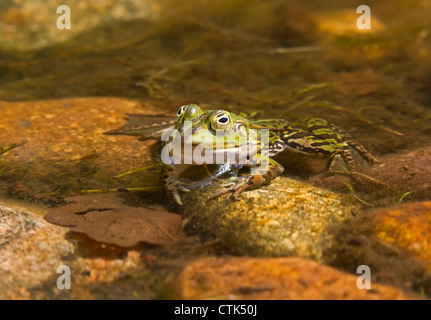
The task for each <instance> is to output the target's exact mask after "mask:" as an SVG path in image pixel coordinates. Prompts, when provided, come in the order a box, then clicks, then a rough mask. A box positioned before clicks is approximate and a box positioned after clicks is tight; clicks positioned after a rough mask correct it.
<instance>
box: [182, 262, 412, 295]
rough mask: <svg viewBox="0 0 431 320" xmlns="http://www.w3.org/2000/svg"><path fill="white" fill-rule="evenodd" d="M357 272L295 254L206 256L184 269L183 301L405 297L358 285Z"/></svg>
mask: <svg viewBox="0 0 431 320" xmlns="http://www.w3.org/2000/svg"><path fill="white" fill-rule="evenodd" d="M357 279H358V276H354V275H350V274H347V273H344V272H341V271H338V270H335V269H333V268H331V267H328V266H324V265H321V264H318V263H316V262H314V261H310V260H306V259H301V258H297V257H290V258H206V259H200V260H197V261H195V262H193V263H191V264H189V265H188V266H186V267H185V269H184V270H183V271H182V273H181V275H180V277H179V280H178V282H177V287H178V289H177V292H178V294H179V296H180V298H182V299H210V298H213V299H214V298H219V299H239V300H242V299H279V300H280V299H331V300H337V299H355V300H360V299H366V300H374V299H406V298H407V296H406V295H405V294H404V293H403V292H401V291H400V290H398V289H395V288H393V287H388V286H383V285H379V284H374V283H372V284H371V289H369V290H367V289H358V287H357Z"/></svg>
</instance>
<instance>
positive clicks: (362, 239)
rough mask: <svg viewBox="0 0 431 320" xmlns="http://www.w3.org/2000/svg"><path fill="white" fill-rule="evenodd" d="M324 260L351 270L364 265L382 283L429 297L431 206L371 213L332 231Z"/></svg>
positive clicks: (417, 204)
mask: <svg viewBox="0 0 431 320" xmlns="http://www.w3.org/2000/svg"><path fill="white" fill-rule="evenodd" d="M333 232H334V234H335V237H334V241H333V243H332V247H331V248H328V249H327V250H325V252H324V255H323V260H324V261H326V262H327V263H330V264H331V265H333V266H337V267H339V268H343V269H345V270H351V269H352V268H354V267H355V266H357V265H360V264H365V265H368V266H369V267H370V269H371V272H372V274H373V275H374V276H375V277H376V278H377V279H379V280H380V281H382V282H385V283H390V284H391V285H396V286H399V287H401V288H404V289H407V290H415V291H419V292H421V294H426V295H429V294H430V293H431V250H430V243H431V202H430V201H428V202H415V203H407V204H404V205H398V206H393V207H390V208H382V209H376V210H372V211H370V212H367V213H365V214H362V215H359V216H357V217H355V218H353V219H351V220H349V221H346V222H344V223H342V224H341V225H339V226H337V227H335V229H334V231H333Z"/></svg>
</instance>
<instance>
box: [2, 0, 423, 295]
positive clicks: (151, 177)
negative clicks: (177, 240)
mask: <svg viewBox="0 0 431 320" xmlns="http://www.w3.org/2000/svg"><path fill="white" fill-rule="evenodd" d="M60 2H61V3H60ZM60 4H68V5H70V8H71V11H72V13H73V14H72V27H71V29H70V30H59V29H58V28H57V27H56V20H57V18H58V16H59V14H57V13H56V8H57V7H58V6H59V5H60ZM358 5H359V4H358V3H357V2H355V1H336V0H332V1H329V2H328V1H327V2H325V4H324V5H323V4H322V3H321V2H320V1H314V0H311V1H305V2H304V1H291V2H285V1H272V2H267V1H258V0H253V1H249V0H248V1H244V0H234V1H232V0H230V1H217V2H215V3H213V2H207V1H191V2H189V1H187V3H184V2H181V1H175V0H163V1H151V0H148V1H137V0H136V1H134V0H129V1H121V2H118V1H110V0H94V1H91V4H87V3H86V2H85V1H73V2H70V1H57V0H51V1H39V0H32V1H25V2H24V1H23V2H20V1H17V2H13V1H3V2H2V3H1V4H0V17H2V19H0V35H1V36H0V114H1V115H2V118H1V121H0V147H2V148H6V147H7V146H9V145H11V144H13V143H17V144H19V147H18V148H16V149H13V150H11V151H9V152H7V153H5V154H2V155H0V197H1V198H4V199H8V200H7V205H9V206H12V207H14V206H16V205H17V204H18V205H20V206H21V204H22V203H21V201H24V200H25V201H29V202H30V203H33V204H35V205H38V204H41V205H42V206H43V208H46V206H50V207H52V206H54V205H58V204H59V203H61V199H63V198H64V197H66V196H70V195H74V194H78V193H80V192H81V191H82V190H93V191H94V190H101V191H104V190H107V189H115V188H133V187H161V184H160V178H158V177H159V176H160V172H159V171H158V170H157V168H153V169H150V170H146V171H142V172H139V173H137V174H131V175H127V176H126V177H124V178H122V179H118V178H114V177H115V175H117V174H120V173H124V172H127V171H129V170H132V169H136V168H139V167H145V166H149V165H151V164H152V163H153V162H152V160H151V157H150V154H149V152H148V149H149V148H150V147H151V143H150V142H139V141H137V140H136V138H135V137H119V138H117V137H116V138H112V139H111V140H106V139H107V138H105V137H104V136H102V135H101V133H102V132H104V131H108V130H112V129H115V128H116V127H118V126H119V125H121V124H123V123H124V120H123V117H124V116H125V114H127V113H147V112H149V113H151V114H154V113H158V112H163V113H172V114H174V113H175V112H176V110H177V108H178V106H180V105H183V104H185V103H197V104H200V105H202V106H204V107H207V108H223V109H227V110H231V111H247V112H248V111H261V112H263V115H262V117H264V118H284V119H288V120H290V121H292V123H297V124H299V123H302V122H303V121H304V120H306V119H307V118H310V117H315V116H317V117H323V118H325V119H327V120H328V121H330V122H332V123H334V124H336V125H338V126H340V127H342V128H343V129H345V130H346V131H348V132H349V133H350V134H352V135H353V136H354V137H355V139H357V140H358V141H360V142H361V143H362V144H363V145H364V146H366V147H367V149H368V150H370V151H371V152H372V153H373V155H375V156H376V157H377V158H378V159H381V158H383V159H386V158H385V157H390V156H391V155H395V156H394V158H392V159H397V158H402V156H397V154H402V153H403V152H404V151H413V152H414V151H416V150H418V149H420V148H429V147H430V146H431V139H430V138H431V137H430V135H431V129H430V128H431V91H430V90H431V88H430V80H431V78H430V73H431V59H430V56H431V35H429V32H431V22H430V20H429V17H430V16H431V4H430V3H429V2H428V1H420V0H416V1H407V0H403V1H397V2H396V4H394V3H393V1H389V0H386V1H369V3H368V5H369V6H370V8H371V19H372V20H371V26H372V28H371V29H370V30H358V28H357V26H356V20H357V18H358V16H359V14H357V13H356V8H357V6H358ZM97 97H99V98H100V99H95V98H97ZM105 97H113V98H118V100H116V99H108V98H106V99H105ZM104 139H105V140H104ZM414 158H415V156H413V159H414ZM416 158H417V157H416ZM409 159H412V158H409ZM424 159H425V160H424V161H423V162H422V163H423V166H429V159H428V158H424ZM391 161H392V162H394V161H396V160H391ZM282 163H283V162H282ZM304 164H305V165H304ZM284 165H285V173H284V174H285V175H286V176H290V177H298V178H300V179H304V180H305V181H307V182H310V181H312V180H310V179H312V178H313V176H316V175H317V174H320V173H322V170H323V171H324V163H323V162H321V161H320V160H314V159H312V160H309V159H308V158H301V157H299V158H296V156H295V157H294V156H292V157H290V156H289V155H288V156H287V159H284ZM407 165H409V163H407ZM418 167H421V165H418ZM322 168H323V169H322ZM425 169H426V168H425ZM396 170H397V169H396ZM426 172H428V173H427V174H429V170H428V171H426ZM414 174H422V173H418V171H415V172H414ZM388 175H390V173H389V174H388ZM320 183H322V182H320ZM325 183H326V184H327V185H328V188H329V187H331V188H332V187H333V188H334V190H336V191H338V192H339V191H340V189H337V188H336V186H335V185H336V183H332V182H331V181H329V182H328V181H326V180H324V181H323V184H325ZM420 184H424V182H420ZM356 187H357V188H358V189H357V192H358V194H359V198H360V199H361V200H363V202H366V203H371V204H373V205H375V206H377V207H379V206H383V205H388V204H396V202H397V201H396V200H398V199H400V197H401V196H403V198H402V200H403V201H404V202H406V201H412V200H422V201H424V200H431V195H429V189H426V188H425V191H423V193H419V192H416V193H412V194H411V195H410V197H409V196H408V194H407V191H411V190H410V189H408V190H403V189H402V188H401V189H400V190H398V191H399V192H398V193H396V195H392V194H391V196H390V197H391V198H390V200H387V198H385V197H386V195H384V196H383V195H382V192H380V191H376V190H375V189H374V188H372V187H369V185H365V187H364V186H355V188H356ZM395 187H398V186H395ZM409 187H410V186H409ZM342 191H343V193H344V194H349V190H347V189H346V187H345V186H344V189H343V190H342ZM403 193H404V195H403ZM415 194H416V195H418V196H417V197H416V198H415V197H414V195H415ZM139 195H140V196H141V197H143V199H144V200H145V201H147V202H148V203H162V204H164V203H166V202H167V198H166V196H165V195H164V193H163V192H162V191H157V190H156V191H152V192H141V193H139ZM382 198H385V199H386V200H382ZM1 202H2V203H5V201H3V200H2V201H1ZM362 204H363V203H362ZM365 208H367V205H365ZM28 210H29V211H31V212H33V213H36V214H41V210H39V209H36V208H30V209H28ZM361 210H366V209H363V208H362V209H361ZM42 211H43V210H42ZM42 214H43V213H42ZM85 241H89V240H88V239H87V240H85ZM85 241H84V242H85ZM193 241H194V240H193ZM193 241H192V244H191V245H190V248H191V249H190V248H188V249H187V250H189V251H188V254H189V256H194V255H195V254H196V255H198V256H199V255H206V254H209V255H213V254H215V253H217V252H218V251H217V250H218V249H212V248H209V249H207V248H205V249H202V248H201V247H199V245H197V243H195V242H193ZM89 243H90V244H89V245H88V246H89V247H92V246H93V245H94V243H92V242H91V241H90V242H89ZM196 247H199V248H198V249H197V248H196ZM117 249H118V248H117ZM117 249H115V250H117ZM182 249H183V248H182ZM182 249H181V250H182ZM97 250H100V247H97V245H96V249H95V251H96V252H97ZM115 250H114V251H115ZM137 250H138V251H139V250H141V251H140V252H144V251H145V250H147V251H145V252H148V249H145V250H144V249H142V248H139V249H137ZM142 250H143V251H142ZM149 250H150V252H151V254H152V255H156V256H157V258H158V259H160V260H161V261H163V262H162V263H161V264H163V263H166V265H169V263H172V264H174V265H176V266H177V265H181V264H182V263H185V262H187V259H188V258H184V259H183V258H179V257H178V253H177V251H176V250H178V248H169V249H167V251H168V253H166V252H162V253H160V251H158V250H157V249H154V248H151V249H149ZM199 250H201V251H204V253H202V252H201V251H199ZM120 251H121V252H122V254H124V252H123V251H124V250H123V251H122V250H120ZM196 251H197V252H198V253H195V252H196ZM221 252H222V254H225V252H224V251H223V250H222V251H221ZM142 254H143V253H142ZM101 255H102V256H103V254H101ZM78 256H79V254H78ZM166 261H168V262H166ZM341 268H342V266H341ZM166 270H167V271H166ZM169 270H170V269H169V266H168V267H165V269H164V270H163V272H162V273H161V274H157V272H156V271H155V270H152V271H151V272H155V274H156V275H155V278H154V279H152V280H148V281H149V282H151V281H154V282H155V283H157V284H158V285H156V287H157V288H158V289H157V290H159V291H161V292H163V290H164V289H163V290H162V289H161V287H162V286H161V285H160V282H163V281H162V280H160V279H161V278H164V277H165V276H166V274H169ZM141 271H142V270H141ZM145 279H147V278H145ZM116 281H117V282H116V284H117V285H118V286H121V281H119V280H118V279H117V280H116ZM146 281H147V280H144V281H143V284H142V287H141V289H142V288H143V287H145V290H149V291H145V290H144V289H143V290H144V291H145V292H146V293H145V294H143V295H141V296H140V297H141V298H148V297H160V295H161V296H163V295H164V294H165V293H161V294H160V293H159V292H158V291H157V290H156V291H157V293H156V294H155V293H154V292H152V291H151V289H148V286H150V285H149V282H146ZM130 286H132V288H131V287H130ZM126 287H127V288H128V289H130V290H132V289H133V285H132V283H131V282H127V285H126ZM87 289H88V288H87ZM87 289H83V290H87ZM416 289H417V288H416ZM101 290H102V289H101ZM102 291H103V290H102ZM108 291H109V290H108ZM148 292H150V293H148ZM40 294H41V296H42V297H43V298H58V297H59V296H55V295H51V296H50V295H49V294H47V293H43V290H42V293H40ZM104 294H106V295H107V296H103V294H100V295H98V294H97V293H95V294H94V296H93V297H96V298H106V297H114V298H115V297H116V296H115V293H114V292H111V291H109V292H108V293H104ZM68 298H70V296H69V297H68ZM72 298H73V297H72Z"/></svg>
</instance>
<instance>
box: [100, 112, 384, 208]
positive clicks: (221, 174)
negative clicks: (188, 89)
mask: <svg viewBox="0 0 431 320" xmlns="http://www.w3.org/2000/svg"><path fill="white" fill-rule="evenodd" d="M135 117H136V116H135ZM176 118H177V119H176V121H173V120H166V119H165V121H163V122H162V123H160V124H152V125H151V126H150V127H152V129H153V130H152V131H148V128H149V127H148V126H139V125H134V126H130V125H127V124H126V126H123V127H122V128H120V129H118V130H113V131H110V132H107V134H132V135H141V139H144V138H148V137H154V136H155V134H154V132H158V135H159V134H160V133H161V132H164V133H166V134H162V140H163V141H162V145H161V146H162V151H161V157H160V159H161V160H162V162H163V167H164V181H165V189H166V191H167V193H168V194H169V195H170V196H171V198H172V199H173V200H174V201H175V202H176V203H177V204H179V205H182V200H181V192H189V191H191V190H195V189H199V188H202V187H205V186H208V185H210V184H211V183H212V182H213V181H214V180H216V179H221V178H223V179H225V181H226V183H225V185H224V188H223V189H222V190H220V191H219V192H217V193H215V194H214V195H213V197H212V198H216V197H218V196H220V195H222V194H226V193H232V195H233V198H234V199H236V200H237V199H238V198H239V195H240V194H241V193H242V192H243V191H245V190H250V189H254V188H258V187H260V186H262V185H265V184H269V183H270V182H271V181H272V180H273V179H275V178H276V177H277V176H279V175H280V174H281V173H282V172H283V170H284V169H283V167H282V166H281V165H280V164H279V163H277V162H276V161H275V160H274V159H272V158H273V157H274V156H275V155H277V154H279V153H280V152H283V151H284V150H287V149H290V150H293V151H295V152H301V153H305V154H314V155H322V156H324V157H326V158H327V159H328V164H327V170H328V171H334V168H336V165H337V164H338V163H339V162H340V161H342V163H343V164H344V165H345V167H346V168H347V170H350V171H357V166H356V163H355V160H354V157H353V156H352V152H351V150H352V149H353V150H356V152H357V153H358V154H359V155H360V157H361V158H362V159H364V160H365V161H366V162H367V163H368V164H369V165H372V164H375V163H376V162H377V160H376V159H375V158H374V157H373V156H372V155H371V154H370V153H369V152H368V151H367V150H366V149H365V148H364V147H363V146H362V145H361V144H360V143H359V142H357V141H355V140H354V139H353V138H352V137H351V136H350V135H349V134H348V133H347V132H345V131H344V130H342V129H341V128H338V127H336V126H335V125H333V124H330V123H328V122H327V121H326V120H324V119H320V118H313V119H310V120H309V121H308V122H307V128H306V129H305V130H304V129H302V128H299V127H294V126H291V125H290V124H289V123H288V122H287V121H286V120H282V119H253V118H250V117H247V116H246V115H245V114H242V113H240V114H235V113H232V112H229V111H226V110H206V111H204V110H202V109H201V108H200V107H199V106H198V105H196V104H188V105H184V106H181V107H180V108H179V109H178V111H177V115H176ZM166 129H170V130H171V131H169V130H168V131H166ZM164 135H165V137H164ZM174 141H176V142H177V143H179V146H181V147H182V149H181V152H180V153H177V155H176V157H175V148H174V147H173V145H172V143H173V142H174ZM174 146H175V145H174ZM208 150H210V152H207V151H208ZM250 150H252V151H253V152H250ZM203 153H204V156H202V154H203ZM196 166H200V167H204V168H205V172H206V174H205V175H204V176H203V177H200V178H199V179H197V180H191V179H188V178H185V177H182V174H183V173H184V172H185V171H186V170H188V169H190V168H193V167H196ZM245 169H246V170H245Z"/></svg>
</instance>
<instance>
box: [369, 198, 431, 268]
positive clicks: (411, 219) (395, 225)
mask: <svg viewBox="0 0 431 320" xmlns="http://www.w3.org/2000/svg"><path fill="white" fill-rule="evenodd" d="M372 229H373V231H374V235H375V236H376V238H378V239H379V240H380V241H383V242H384V243H386V244H388V245H390V246H395V247H397V248H400V249H402V250H404V251H406V252H407V253H408V254H411V255H412V256H414V257H415V258H417V259H419V260H421V261H423V262H425V265H426V268H427V269H428V270H431V248H430V245H431V201H428V202H415V203H408V204H405V205H401V206H397V207H394V208H389V209H381V210H378V211H376V212H375V213H374V215H373V218H372Z"/></svg>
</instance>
